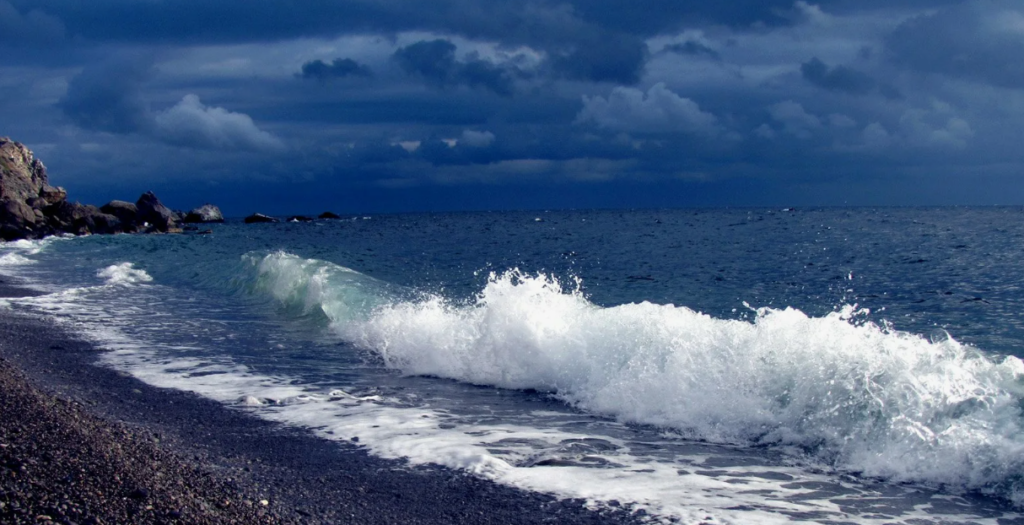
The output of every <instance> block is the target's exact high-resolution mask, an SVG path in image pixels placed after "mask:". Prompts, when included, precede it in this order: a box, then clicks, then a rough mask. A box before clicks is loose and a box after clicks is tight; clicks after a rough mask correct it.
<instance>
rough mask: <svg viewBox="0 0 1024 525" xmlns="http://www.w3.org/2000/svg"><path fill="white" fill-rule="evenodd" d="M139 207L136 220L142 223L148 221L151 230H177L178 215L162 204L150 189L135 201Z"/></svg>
mask: <svg viewBox="0 0 1024 525" xmlns="http://www.w3.org/2000/svg"><path fill="white" fill-rule="evenodd" d="M135 206H136V207H138V209H139V215H138V220H139V221H140V222H142V223H149V224H150V226H151V230H155V231H159V232H169V231H171V230H178V231H180V230H181V229H180V228H178V216H177V215H176V214H175V213H174V212H173V211H171V209H170V208H168V207H167V206H164V205H163V203H161V202H160V199H158V198H157V197H156V195H154V194H153V192H151V191H147V192H146V193H143V194H142V196H141V197H139V200H138V201H136V202H135Z"/></svg>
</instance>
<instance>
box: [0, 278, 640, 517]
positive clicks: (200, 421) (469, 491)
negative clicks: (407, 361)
mask: <svg viewBox="0 0 1024 525" xmlns="http://www.w3.org/2000/svg"><path fill="white" fill-rule="evenodd" d="M37 293H38V292H35V291H33V290H30V289H27V288H22V287H19V286H17V285H16V284H12V283H10V282H9V279H7V278H3V279H2V280H0V298H4V297H19V296H26V295H33V294H37ZM99 353H100V350H98V349H97V348H96V347H95V346H94V345H92V344H91V343H88V342H85V341H82V340H81V339H80V338H78V337H76V336H75V335H74V334H72V333H70V332H69V331H67V330H66V329H64V328H63V327H60V326H58V325H57V323H55V322H53V321H52V320H50V319H46V318H43V317H40V316H36V315H32V314H25V313H22V312H18V311H16V310H10V309H7V310H0V408H2V412H3V414H4V417H2V418H0V504H2V506H0V521H2V522H4V523H40V522H45V521H50V522H53V523H77V524H80V525H81V524H90V523H91V524H100V523H107V524H109V523H305V524H321V523H357V524H372V523H381V524H383V523H422V524H449V523H473V524H478V523H501V524H527V523H543V522H557V523H560V524H561V523H565V524H576V523H609V524H611V523H615V524H618V523H640V522H642V521H643V515H642V513H638V514H637V515H634V514H632V513H630V512H629V511H628V510H626V509H602V510H589V509H587V508H585V507H584V503H585V502H584V501H582V500H559V499H557V498H555V497H554V496H551V495H547V494H540V493H533V492H528V491H524V490H520V489H516V488H513V487H508V486H504V485H499V484H497V483H494V482H491V481H488V480H484V479H481V478H478V477H475V476H472V475H470V474H467V473H463V472H458V471H455V470H451V469H447V468H443V467H438V466H409V465H407V464H405V462H403V461H400V460H388V459H381V458H377V457H374V456H371V455H370V454H369V453H368V452H366V451H365V450H364V449H362V448H360V447H358V446H356V445H354V444H349V443H342V442H334V441H328V440H325V439H322V438H318V437H315V436H314V435H313V434H312V433H311V432H310V431H308V430H306V429H302V428H293V427H285V426H283V425H280V424H276V423H272V422H268V421H264V420H262V419H258V418H256V417H254V416H251V415H247V414H245V413H243V412H241V411H238V410H234V409H231V408H229V407H226V406H223V405H221V404H219V403H217V402H215V401H211V400H208V399H204V398H201V397H199V396H197V395H194V394H191V393H187V392H182V391H176V390H170V389H162V388H157V387H153V386H150V385H148V384H146V383H143V382H142V381H139V380H137V379H135V378H133V377H130V376H127V375H124V374H121V373H119V372H116V371H114V370H112V369H108V368H105V367H102V366H99V365H96V364H95V361H96V357H97V356H98V355H99ZM9 416H13V417H9Z"/></svg>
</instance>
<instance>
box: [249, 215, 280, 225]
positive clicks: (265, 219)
mask: <svg viewBox="0 0 1024 525" xmlns="http://www.w3.org/2000/svg"><path fill="white" fill-rule="evenodd" d="M257 222H281V221H279V220H277V219H275V218H273V217H271V216H269V215H263V214H262V213H254V214H252V215H250V216H248V217H246V218H245V223H246V224H253V223H257Z"/></svg>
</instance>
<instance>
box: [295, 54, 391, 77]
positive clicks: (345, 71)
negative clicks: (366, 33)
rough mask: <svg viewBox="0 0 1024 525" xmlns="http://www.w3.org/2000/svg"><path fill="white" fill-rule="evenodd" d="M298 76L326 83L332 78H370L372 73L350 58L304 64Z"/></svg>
mask: <svg viewBox="0 0 1024 525" xmlns="http://www.w3.org/2000/svg"><path fill="white" fill-rule="evenodd" d="M298 76H300V77H302V78H309V79H315V80H319V81H321V82H326V81H328V80H330V79H332V78H345V77H347V76H355V77H370V76H373V72H372V71H371V70H370V68H369V67H367V66H365V65H363V64H360V63H359V62H356V61H355V60H352V59H351V58H336V59H334V61H333V62H331V63H330V64H328V63H326V62H324V61H323V60H313V61H310V62H306V63H305V64H302V71H300V72H299V73H298Z"/></svg>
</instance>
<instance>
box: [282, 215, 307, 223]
mask: <svg viewBox="0 0 1024 525" xmlns="http://www.w3.org/2000/svg"><path fill="white" fill-rule="evenodd" d="M312 221H313V218H312V217H306V216H305V215H292V216H291V217H288V222H312Z"/></svg>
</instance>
